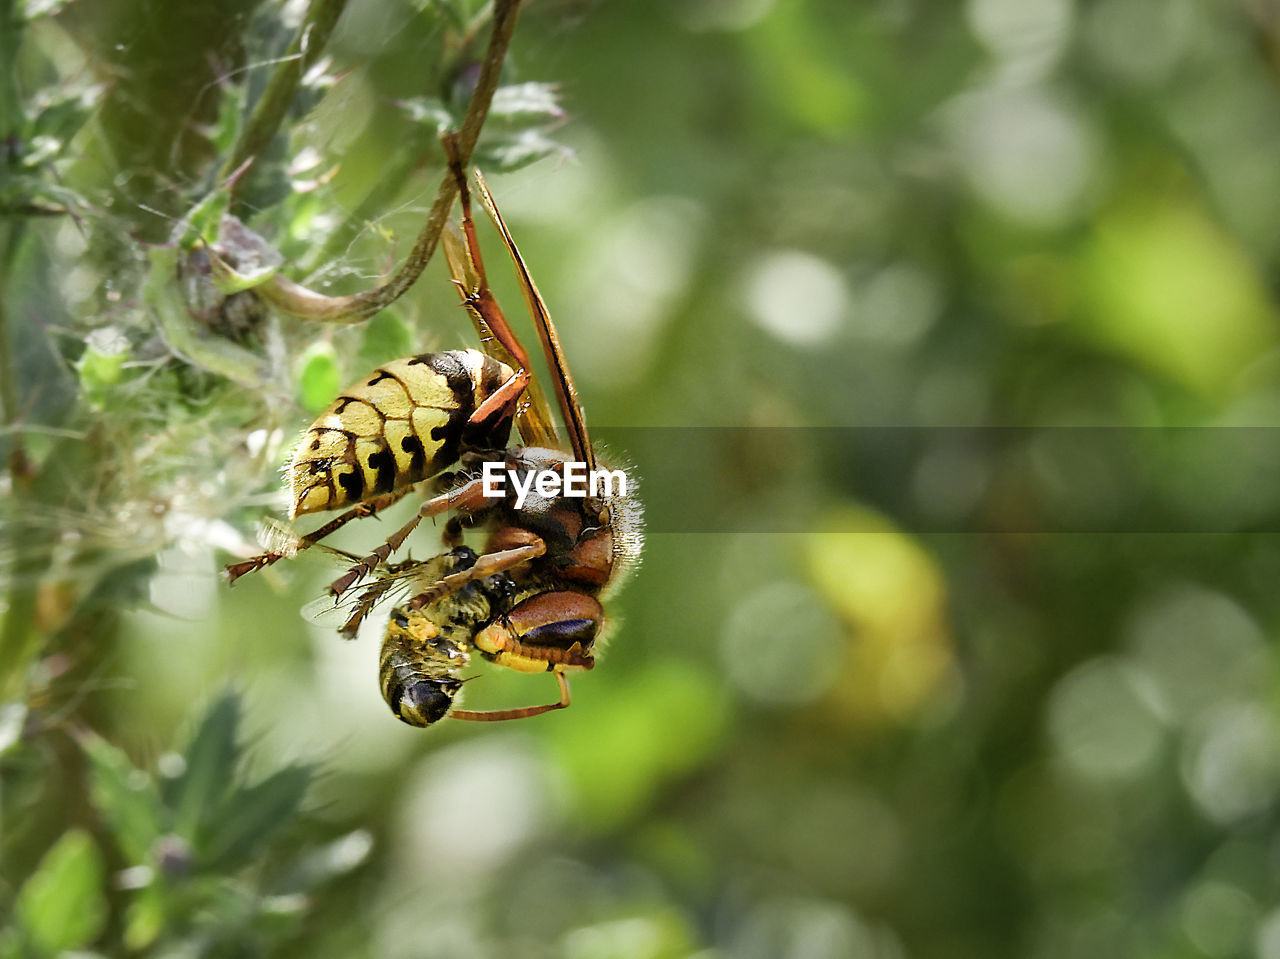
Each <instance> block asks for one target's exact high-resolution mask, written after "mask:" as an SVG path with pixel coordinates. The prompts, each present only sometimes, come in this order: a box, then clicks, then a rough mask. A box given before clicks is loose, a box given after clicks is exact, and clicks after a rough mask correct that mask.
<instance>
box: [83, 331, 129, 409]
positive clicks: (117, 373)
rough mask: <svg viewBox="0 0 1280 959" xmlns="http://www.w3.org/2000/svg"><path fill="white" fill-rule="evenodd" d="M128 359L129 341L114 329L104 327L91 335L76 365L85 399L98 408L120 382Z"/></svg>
mask: <svg viewBox="0 0 1280 959" xmlns="http://www.w3.org/2000/svg"><path fill="white" fill-rule="evenodd" d="M128 358H129V341H128V340H127V339H125V336H124V334H123V333H121V332H120V331H119V330H117V329H116V328H115V327H111V326H105V327H102V328H100V329H97V330H94V331H93V332H92V333H90V334H89V335H88V337H86V339H85V349H84V352H83V353H82V354H80V359H78V360H77V361H76V364H75V366H76V372H77V373H78V374H79V375H80V388H81V390H82V391H83V392H84V396H85V399H87V400H88V401H89V402H90V403H91V404H93V405H94V406H97V407H101V406H102V405H103V403H105V402H106V399H107V396H108V394H109V393H110V392H111V388H112V387H113V386H115V385H116V384H117V383H119V382H120V379H121V373H122V370H123V368H124V362H125V360H127V359H128Z"/></svg>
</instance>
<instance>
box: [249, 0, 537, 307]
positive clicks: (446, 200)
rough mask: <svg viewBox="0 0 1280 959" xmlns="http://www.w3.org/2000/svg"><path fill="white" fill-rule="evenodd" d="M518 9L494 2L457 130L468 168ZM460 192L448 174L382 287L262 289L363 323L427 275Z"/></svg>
mask: <svg viewBox="0 0 1280 959" xmlns="http://www.w3.org/2000/svg"><path fill="white" fill-rule="evenodd" d="M519 12H520V0H496V2H495V3H494V5H493V31H492V32H491V33H490V35H489V46H488V49H487V50H486V51H485V56H484V62H483V64H482V65H481V68H480V78H479V79H478V80H477V81H476V89H475V92H474V93H473V94H472V95H471V103H470V105H469V106H468V107H467V115H466V117H465V119H464V120H463V121H462V129H461V130H459V131H458V140H457V144H458V158H459V160H460V161H461V162H462V165H463V166H464V167H465V166H467V164H469V163H470V162H471V154H472V153H473V152H474V150H475V146H476V141H477V140H478V139H479V138H480V130H481V128H482V127H483V126H484V121H485V118H486V117H487V116H488V115H489V105H490V103H492V101H493V94H494V91H495V90H497V88H498V80H499V78H500V77H501V75H502V63H503V61H504V60H505V59H506V55H507V48H508V47H509V46H510V45H511V36H512V34H513V33H514V32H515V26H516V17H517V15H518V14H519ZM457 195H458V184H457V183H456V182H455V181H454V179H453V174H452V173H449V172H446V173H445V175H444V179H443V180H441V182H440V188H439V189H438V190H437V191H436V198H435V202H434V203H433V204H432V205H431V210H430V212H429V213H428V214H427V222H426V223H425V224H424V225H423V227H422V231H421V232H420V233H419V234H418V239H417V242H416V243H414V246H413V250H412V251H411V252H410V253H409V256H408V258H407V259H406V260H405V262H404V265H402V266H401V267H400V269H399V270H398V271H396V274H395V275H394V276H393V277H391V279H390V280H388V281H387V282H386V283H384V284H383V285H382V286H379V287H376V288H374V289H372V290H366V291H364V292H363V293H354V294H352V295H351V296H333V297H330V296H322V295H320V294H317V293H313V292H312V291H310V290H307V289H306V288H305V287H302V286H299V285H298V284H297V283H294V282H292V281H291V280H288V279H286V278H285V277H283V276H279V275H276V276H273V277H272V278H271V280H269V281H268V282H266V283H264V284H263V285H262V286H260V287H258V288H257V290H258V292H259V295H260V296H262V298H263V299H265V300H267V301H268V302H269V303H271V304H272V305H273V306H275V307H276V308H277V309H279V310H280V311H282V312H284V313H289V314H290V315H293V316H299V317H302V318H304V319H308V320H312V321H314V322H319V323H358V322H360V321H361V320H365V319H368V318H369V317H370V316H372V315H373V314H375V313H377V312H378V311H379V310H382V309H384V308H385V307H387V306H390V305H391V304H392V303H394V302H395V301H396V300H398V299H399V298H400V297H401V296H403V295H404V294H405V292H406V291H407V290H408V289H409V287H411V286H413V284H414V282H415V281H416V280H417V279H418V277H419V276H420V275H421V274H422V271H423V269H425V268H426V265H427V263H428V262H429V261H430V259H431V255H432V254H433V253H434V252H435V249H436V246H437V245H438V244H439V242H440V233H441V231H442V230H443V229H444V225H445V222H446V221H447V220H448V219H449V211H450V210H451V209H452V208H453V201H454V198H455V197H456V196H457Z"/></svg>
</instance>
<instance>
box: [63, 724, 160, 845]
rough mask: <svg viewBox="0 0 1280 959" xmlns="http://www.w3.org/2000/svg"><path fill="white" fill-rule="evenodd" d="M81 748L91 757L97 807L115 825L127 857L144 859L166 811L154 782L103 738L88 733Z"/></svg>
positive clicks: (92, 788) (91, 781) (91, 787)
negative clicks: (162, 806) (161, 804)
mask: <svg viewBox="0 0 1280 959" xmlns="http://www.w3.org/2000/svg"><path fill="white" fill-rule="evenodd" d="M81 748H83V749H84V752H85V755H86V756H87V757H88V758H89V777H90V778H89V795H90V797H91V798H92V800H93V805H94V808H96V809H97V810H98V812H99V813H101V814H102V818H103V819H104V820H106V822H107V825H109V826H110V827H111V833H112V836H113V837H114V838H115V840H116V843H117V844H118V845H119V846H120V850H121V851H122V852H123V853H124V854H125V857H126V858H127V859H129V860H130V861H131V862H134V863H142V862H144V861H145V860H146V858H147V853H148V851H150V849H151V847H152V845H153V844H154V843H155V841H156V838H157V837H158V836H159V835H160V832H161V829H162V828H163V824H162V822H161V818H162V815H163V811H162V808H161V806H160V797H159V796H158V795H157V793H156V791H155V788H154V785H153V784H152V782H151V780H150V778H149V777H148V776H147V775H146V774H145V773H143V772H142V771H141V770H139V769H137V768H135V767H134V765H133V764H132V763H131V762H130V761H129V759H128V757H127V756H125V754H124V753H123V752H122V751H121V750H120V749H118V748H117V747H115V746H113V745H111V744H110V743H108V742H107V741H106V740H104V739H102V738H101V737H99V736H95V735H88V736H85V737H84V738H83V739H82V740H81Z"/></svg>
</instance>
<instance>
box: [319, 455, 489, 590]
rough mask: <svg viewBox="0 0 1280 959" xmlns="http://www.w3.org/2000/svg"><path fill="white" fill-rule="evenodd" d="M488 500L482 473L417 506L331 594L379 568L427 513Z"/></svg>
mask: <svg viewBox="0 0 1280 959" xmlns="http://www.w3.org/2000/svg"><path fill="white" fill-rule="evenodd" d="M487 503H488V500H487V499H485V495H484V478H483V477H480V476H477V477H476V478H475V479H472V480H468V481H467V482H465V483H463V484H462V485H461V486H459V487H458V488H457V489H454V490H450V491H449V492H447V493H441V494H440V495H439V496H433V497H431V499H429V500H427V501H426V502H425V503H423V504H422V505H421V506H420V507H418V512H417V513H416V514H414V516H413V518H412V519H411V520H409V522H407V523H405V524H404V525H403V526H401V527H400V528H399V529H398V530H396V531H395V532H394V533H392V534H391V535H390V536H388V537H387V538H386V540H385V541H384V542H383V543H382V545H381V546H379V547H378V548H377V549H375V550H374V551H373V552H372V553H370V554H369V555H368V556H366V557H365V558H364V559H362V560H360V562H358V563H356V564H355V565H354V566H352V567H351V568H350V569H349V570H347V571H346V572H345V573H344V574H343V575H341V576H339V577H338V578H337V579H335V580H334V581H333V582H332V583H330V584H329V594H330V595H331V596H334V597H337V596H341V595H342V594H343V593H345V592H346V591H347V590H348V589H350V588H351V587H352V586H354V585H355V584H356V583H358V582H359V581H360V580H362V579H363V578H364V577H365V576H368V575H369V574H370V573H372V572H373V571H374V570H375V569H377V568H378V564H379V563H385V562H386V561H387V558H388V557H389V556H390V555H391V554H392V553H394V552H395V551H396V550H398V549H399V548H400V546H401V545H402V544H403V543H404V541H405V539H407V538H408V536H409V534H410V533H412V532H413V531H414V530H415V529H417V527H418V524H419V523H421V522H422V521H423V520H424V519H426V518H427V517H429V516H439V515H440V514H441V513H447V512H448V511H449V510H451V509H464V510H470V511H476V510H481V509H483V508H484V507H485V505H486V504H487Z"/></svg>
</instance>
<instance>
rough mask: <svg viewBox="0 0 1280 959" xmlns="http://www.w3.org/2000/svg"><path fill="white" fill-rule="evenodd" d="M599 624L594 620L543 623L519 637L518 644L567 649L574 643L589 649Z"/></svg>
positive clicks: (564, 620) (565, 620) (566, 620)
mask: <svg viewBox="0 0 1280 959" xmlns="http://www.w3.org/2000/svg"><path fill="white" fill-rule="evenodd" d="M599 628H600V624H599V623H598V622H597V621H596V620H594V619H562V620H560V621H558V622H555V623H543V624H542V625H541V626H535V627H533V629H530V630H528V631H527V632H524V633H522V634H521V635H520V642H522V643H525V644H527V645H529V646H554V647H556V648H557V649H568V648H570V647H571V646H573V644H574V643H577V644H579V645H580V646H581V647H582V648H583V649H589V648H590V646H591V643H592V642H593V641H594V640H595V638H596V632H597V631H598V630H599Z"/></svg>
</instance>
